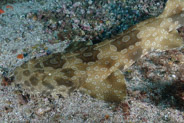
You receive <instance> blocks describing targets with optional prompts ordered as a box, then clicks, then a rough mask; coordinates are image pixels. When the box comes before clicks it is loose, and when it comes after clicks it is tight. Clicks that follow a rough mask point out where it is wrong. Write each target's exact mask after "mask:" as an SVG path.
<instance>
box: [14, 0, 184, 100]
mask: <svg viewBox="0 0 184 123" xmlns="http://www.w3.org/2000/svg"><path fill="white" fill-rule="evenodd" d="M183 25H184V0H168V2H167V4H166V8H165V10H164V12H163V13H162V14H161V15H160V16H158V17H155V18H151V19H148V20H145V21H143V22H141V23H139V24H137V25H135V26H133V27H131V28H129V29H128V30H126V31H124V32H123V33H121V34H118V35H117V36H116V37H114V38H112V39H107V40H105V41H103V42H101V43H99V44H95V45H93V46H86V47H82V48H81V49H80V50H78V51H75V52H72V53H65V54H61V53H55V54H52V55H49V56H44V57H41V58H39V59H32V60H30V61H28V62H27V63H24V64H22V65H21V66H20V67H17V68H16V69H15V72H14V76H15V83H16V84H21V85H22V86H23V87H24V88H25V89H27V90H30V93H32V94H36V93H43V94H51V95H53V96H56V95H57V94H60V95H62V96H63V97H67V96H68V95H69V94H70V92H72V91H73V90H75V89H79V90H81V91H84V92H85V93H87V94H89V95H91V96H92V97H94V98H98V99H100V100H105V101H108V102H116V103H119V102H121V101H122V100H123V99H124V98H125V97H126V85H125V79H124V76H123V74H122V73H121V71H120V69H121V70H123V69H126V68H128V67H130V66H131V65H132V64H133V63H134V62H135V61H136V60H137V59H138V58H140V57H142V56H143V55H145V54H146V53H147V52H149V51H150V50H161V51H163V50H167V49H172V48H177V47H180V46H183V40H182V38H181V37H180V36H179V34H178V32H177V30H176V29H177V28H179V27H180V26H183Z"/></svg>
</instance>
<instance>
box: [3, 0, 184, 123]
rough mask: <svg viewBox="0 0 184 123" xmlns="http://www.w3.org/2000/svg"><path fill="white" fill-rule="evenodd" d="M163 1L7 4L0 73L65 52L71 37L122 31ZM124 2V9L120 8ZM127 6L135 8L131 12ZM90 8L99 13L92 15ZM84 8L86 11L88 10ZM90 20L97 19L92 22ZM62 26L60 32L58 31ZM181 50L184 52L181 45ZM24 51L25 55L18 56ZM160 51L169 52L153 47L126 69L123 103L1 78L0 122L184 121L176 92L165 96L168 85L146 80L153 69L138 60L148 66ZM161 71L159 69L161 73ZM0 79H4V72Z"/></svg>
mask: <svg viewBox="0 0 184 123" xmlns="http://www.w3.org/2000/svg"><path fill="white" fill-rule="evenodd" d="M144 2H145V3H144ZM146 2H147V3H146ZM148 2H149V4H148ZM137 3H138V4H137ZM154 3H156V4H154ZM121 4H122V5H121ZM136 4H137V5H136ZM150 4H151V5H152V4H153V6H152V9H151V7H149V5H150ZM7 5H11V6H12V7H13V9H12V8H6V6H7ZM128 5H129V6H131V7H129V6H128ZM163 6H164V3H163V2H162V1H160V2H156V0H152V1H151V2H150V1H147V0H144V1H143V0H136V1H134V0H132V1H131V0H130V1H129V2H127V3H122V2H121V1H118V0H106V1H101V2H98V1H96V2H94V0H88V1H82V0H77V1H72V0H68V1H65V0H45V1H42V0H39V1H36V0H32V1H28V2H17V3H14V4H6V5H4V6H2V8H1V9H3V10H4V11H5V13H3V14H0V74H2V75H4V74H6V71H11V70H13V69H14V68H15V67H16V66H19V65H21V64H22V63H23V62H25V61H28V60H29V59H31V58H33V57H40V56H42V55H45V54H47V53H48V52H49V53H53V52H63V51H64V49H65V48H66V47H67V46H68V45H69V44H70V43H71V42H75V41H78V40H80V41H91V40H93V39H95V41H98V40H101V39H103V38H104V37H105V38H106V37H108V36H110V34H116V33H118V31H119V30H121V31H122V30H124V29H127V27H128V26H131V25H133V24H134V22H135V21H137V22H138V21H141V19H142V16H143V15H144V14H145V16H146V15H148V16H156V15H158V14H159V13H160V12H161V11H162V10H163ZM118 7H119V8H120V9H118ZM123 7H124V8H125V9H123V10H121V9H122V8H123ZM60 8H62V11H61V9H60ZM73 8H77V9H73ZM129 9H133V11H131V13H130V11H129ZM75 10H76V11H75ZM156 10H157V11H156ZM52 11H54V12H57V13H59V12H60V13H61V15H62V14H63V13H65V14H64V15H63V16H60V17H58V18H59V19H60V20H59V21H58V20H56V22H57V21H58V22H60V23H62V24H63V26H62V24H61V27H60V28H58V27H57V26H56V25H54V24H55V19H58V18H55V17H53V16H52V13H54V12H52ZM88 11H89V12H88ZM91 11H92V13H97V14H94V15H93V14H92V15H90V14H91ZM122 11H123V12H122ZM118 12H119V13H118ZM121 12H122V13H121ZM85 13H87V14H88V15H87V16H85ZM78 14H80V16H78ZM99 14H101V15H99ZM132 14H133V15H132ZM134 14H135V15H134ZM43 15H44V17H45V18H43ZM91 18H92V19H91ZM66 20H72V21H66ZM130 20H132V21H130ZM91 23H92V24H94V25H93V26H90V24H91ZM119 25H121V26H119ZM127 25H128V26H127ZM71 28H72V30H71ZM117 30H118V31H117ZM58 32H60V33H61V35H57V33H58ZM77 32H80V33H77ZM95 32H98V33H95ZM102 32H104V33H102ZM94 37H95V38H94ZM96 37H98V38H96ZM177 52H178V53H180V54H181V55H182V54H184V53H183V51H181V50H179V49H178V50H177ZM20 54H22V55H23V58H21V57H17V56H18V55H20ZM158 56H166V53H158V52H152V53H150V54H148V55H147V56H145V57H143V58H142V59H141V60H139V61H138V62H136V63H135V64H134V65H133V66H132V67H131V68H129V69H128V70H126V71H124V74H125V75H126V79H127V83H126V84H127V87H128V97H127V99H126V100H125V102H122V103H121V104H119V105H114V104H109V103H106V102H103V101H99V100H96V99H93V98H91V97H90V96H88V95H85V94H81V93H80V92H78V91H76V92H74V93H72V95H71V96H70V97H68V98H66V99H63V98H59V99H53V98H52V97H44V96H43V95H31V96H30V95H29V94H27V93H26V90H24V89H23V88H22V87H17V86H16V87H15V86H11V85H8V86H7V85H6V86H4V84H3V82H1V86H0V97H1V98H0V122H18V121H19V122H61V123H80V122H81V123H83V122H86V123H87V122H90V123H99V122H102V123H111V122H112V123H123V122H141V123H142V122H145V123H165V122H169V123H182V122H184V113H183V107H179V106H177V105H174V104H175V102H173V103H172V101H175V100H174V99H172V96H173V95H169V96H170V98H169V99H167V96H166V99H165V98H164V99H162V97H161V94H160V93H159V92H161V91H162V90H163V89H164V88H165V86H163V87H161V86H160V84H158V83H157V84H153V82H154V79H153V80H148V79H146V77H148V76H149V75H147V74H146V73H144V72H145V71H143V72H140V71H141V69H142V68H143V67H140V66H143V63H144V67H145V66H146V63H147V64H150V62H147V61H146V60H148V59H151V58H155V57H156V58H155V59H159V58H157V57H158ZM182 57H183V56H182ZM165 59H166V58H165ZM182 60H183V59H181V61H182ZM152 65H153V64H152ZM150 66H151V65H150ZM147 72H148V71H147ZM143 73H144V75H143ZM173 74H174V73H172V75H173ZM153 76H154V75H152V76H151V77H152V78H153ZM163 76H164V75H163ZM163 76H162V75H161V76H160V78H163ZM167 78H168V77H167ZM0 79H1V80H2V77H0ZM158 80H159V81H163V80H161V79H158ZM158 80H155V81H158ZM171 80H173V79H172V78H171ZM171 80H170V81H171ZM168 81H169V80H168ZM151 82H152V83H151ZM158 87H160V88H158ZM173 98H174V97H173ZM167 101H169V102H171V103H168V102H167Z"/></svg>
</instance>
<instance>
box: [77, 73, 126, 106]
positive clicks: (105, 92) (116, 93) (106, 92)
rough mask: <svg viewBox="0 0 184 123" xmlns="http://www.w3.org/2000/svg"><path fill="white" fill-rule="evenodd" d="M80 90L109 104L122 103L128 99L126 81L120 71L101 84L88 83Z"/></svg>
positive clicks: (98, 82)
mask: <svg viewBox="0 0 184 123" xmlns="http://www.w3.org/2000/svg"><path fill="white" fill-rule="evenodd" d="M80 90H82V91H85V92H86V93H88V94H89V95H91V96H92V97H94V98H97V99H100V100H104V101H107V102H115V103H120V102H121V101H123V100H124V99H125V97H126V84H125V79H124V75H123V74H122V72H121V71H120V70H116V71H115V72H113V73H111V74H110V75H109V76H108V77H107V78H106V79H104V80H103V81H101V82H100V81H97V82H86V83H85V84H83V85H82V87H81V88H80Z"/></svg>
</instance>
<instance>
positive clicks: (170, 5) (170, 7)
mask: <svg viewBox="0 0 184 123" xmlns="http://www.w3.org/2000/svg"><path fill="white" fill-rule="evenodd" d="M182 11H184V0H168V1H167V3H166V6H165V9H164V11H163V13H162V14H161V15H160V16H159V17H161V18H165V17H170V16H172V15H175V14H179V13H181V12H182Z"/></svg>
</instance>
